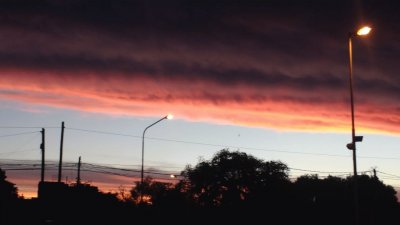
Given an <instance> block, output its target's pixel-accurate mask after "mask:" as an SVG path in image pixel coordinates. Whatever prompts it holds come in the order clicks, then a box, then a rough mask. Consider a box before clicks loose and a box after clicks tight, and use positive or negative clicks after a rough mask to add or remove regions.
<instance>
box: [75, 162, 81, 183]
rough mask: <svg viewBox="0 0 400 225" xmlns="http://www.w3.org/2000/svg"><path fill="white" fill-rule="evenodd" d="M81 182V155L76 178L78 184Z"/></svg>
mask: <svg viewBox="0 0 400 225" xmlns="http://www.w3.org/2000/svg"><path fill="white" fill-rule="evenodd" d="M80 184H81V157H80V156H79V161H78V177H77V178H76V185H80Z"/></svg>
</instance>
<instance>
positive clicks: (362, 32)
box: [357, 26, 372, 36]
mask: <svg viewBox="0 0 400 225" xmlns="http://www.w3.org/2000/svg"><path fill="white" fill-rule="evenodd" d="M371 30H372V28H371V27H369V26H365V27H362V28H360V29H359V30H358V31H357V35H358V36H365V35H367V34H369V32H371Z"/></svg>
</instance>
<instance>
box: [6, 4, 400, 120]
mask: <svg viewBox="0 0 400 225" xmlns="http://www.w3.org/2000/svg"><path fill="white" fill-rule="evenodd" d="M399 9H400V4H398V3H397V2H396V1H389V0H385V1H377V0H365V1H348V0H339V1H317V0H303V1H288V0H271V1H263V0H257V1H256V0H253V1H228V0H224V1H222V0H219V1H211V0H210V1H208V0H206V1H127V0H126V1H122V0H120V1H106V0H98V1H89V0H86V1H84V0H70V1H67V0H41V1H29V0H13V1H11V0H10V1H2V3H1V7H0V71H2V72H3V73H4V74H6V73H8V72H9V71H19V73H17V74H21V73H24V74H29V75H26V76H31V77H32V78H30V79H28V78H26V77H24V79H23V80H24V81H25V82H28V83H30V84H32V83H34V84H35V85H37V84H36V83H35V82H37V83H40V81H43V80H44V81H45V80H49V83H51V82H50V80H51V81H52V82H53V84H54V83H57V82H58V86H60V85H59V84H60V83H61V82H62V83H63V84H65V83H68V82H70V83H72V82H73V81H75V82H77V83H79V84H77V85H76V86H73V85H70V88H71V87H74V88H76V89H82V87H85V86H86V87H88V86H90V83H89V82H95V83H96V85H97V86H96V87H90V88H89V87H88V88H87V89H89V90H90V91H91V92H90V93H81V92H79V93H75V94H76V95H78V94H79V95H87V96H90V95H91V94H98V95H101V96H103V97H104V96H106V97H110V98H116V99H119V100H138V99H141V100H142V101H145V102H146V103H147V102H150V101H155V102H161V101H162V102H166V103H170V102H178V101H183V102H185V103H186V102H188V101H190V99H192V100H193V101H208V102H209V103H211V104H214V105H218V106H220V105H224V104H227V103H231V102H236V103H241V104H245V103H246V102H248V103H249V104H253V103H254V102H260V103H262V102H270V101H273V102H275V103H276V104H278V105H279V104H283V103H289V102H290V103H293V104H300V105H304V106H305V108H306V109H308V108H307V107H308V105H321V106H320V109H322V108H323V107H326V106H327V105H326V104H328V105H330V103H333V102H334V103H336V104H339V105H340V103H339V102H340V101H345V100H346V99H345V98H346V97H345V96H347V95H348V91H347V89H348V68H347V66H348V49H347V38H348V36H347V35H348V32H349V31H353V30H354V29H355V28H357V27H358V26H359V25H360V24H363V23H368V24H370V25H371V26H373V29H374V30H373V33H372V34H371V35H370V36H369V37H368V38H355V39H354V41H353V49H354V83H355V87H356V88H355V89H356V91H357V94H356V100H357V101H358V103H359V104H362V105H368V104H371V105H374V106H377V108H378V109H379V110H385V109H387V108H386V105H390V104H395V103H396V102H397V99H398V97H399V93H400V92H399V91H398V90H399V88H400V78H399V76H398V74H397V68H398V62H397V59H398V58H399V57H400V42H399V41H398V40H400V28H399V26H398V23H399V21H400V18H399V17H398V15H397V14H398V11H399ZM7 71H8V72H7ZM11 74H12V73H11ZM40 74H45V75H40ZM3 76H6V75H3ZM8 76H12V75H8ZM20 76H22V75H20ZM96 78H97V79H96ZM10 79H11V78H10ZM13 79H14V80H13V81H12V82H13V85H14V86H13V88H14V87H15V83H17V81H15V79H16V78H13ZM3 80H4V79H3ZM21 80H22V79H21ZM113 80H118V81H121V82H116V81H115V82H114V81H113ZM21 82H22V81H21ZM111 84H114V86H112V85H111ZM132 84H136V86H135V88H136V89H138V90H141V91H132V88H131V87H132ZM142 84H143V85H142ZM9 85H10V84H9V83H7V82H5V84H4V87H6V88H5V89H6V91H7V90H9V89H11V88H10V86H9ZM54 85H55V84H54ZM145 85H150V86H151V87H153V90H155V89H157V91H156V92H153V91H149V90H150V88H149V87H144V86H145ZM157 85H158V86H157ZM28 86H29V85H25V86H24V88H26V89H29V88H32V86H29V87H28ZM39 86H40V85H39ZM55 86H57V85H55ZM55 86H54V87H53V88H55ZM135 88H133V89H134V90H135ZM72 89H73V88H72ZM35 90H36V89H35ZM57 90H58V89H57ZM96 91H97V92H96ZM4 93H6V92H3V96H6V95H5V94H4ZM68 94H71V93H70V92H66V93H65V95H68ZM7 96H9V95H7ZM35 96H36V95H35ZM63 97H65V96H63ZM324 98H325V103H326V104H322V102H324ZM35 102H40V99H35ZM96 102H97V100H96ZM271 105H273V104H267V106H265V107H268V108H271V107H272V106H271ZM260 107H263V106H260ZM281 107H283V106H281ZM391 110H392V111H393V112H394V111H395V110H394V109H391ZM322 111H324V110H323V109H322V110H321V111H320V112H321V113H323V112H322ZM317 122H318V121H316V122H315V123H317Z"/></svg>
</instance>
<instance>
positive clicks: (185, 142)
mask: <svg viewBox="0 0 400 225" xmlns="http://www.w3.org/2000/svg"><path fill="white" fill-rule="evenodd" d="M66 129H70V130H75V131H83V132H89V133H98V134H104V135H115V136H124V137H133V138H142V136H139V135H131V134H122V133H115V132H108V131H99V130H89V129H81V128H68V127H66ZM145 138H146V139H149V140H157V141H165V142H175V143H183V144H193V145H203V146H212V147H221V148H236V149H246V150H254V151H265V152H279V153H288V154H301V155H315V156H328V157H344V158H348V157H349V155H339V154H325V153H316V152H299V151H285V150H276V149H264V148H252V147H245V146H233V145H222V144H210V143H205V142H194V141H184V140H176V139H166V138H157V137H145ZM358 158H366V159H385V160H400V158H395V157H379V156H358Z"/></svg>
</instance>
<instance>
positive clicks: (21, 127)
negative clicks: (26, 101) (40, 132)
mask: <svg viewBox="0 0 400 225" xmlns="http://www.w3.org/2000/svg"><path fill="white" fill-rule="evenodd" d="M42 128H48V129H54V128H60V127H24V126H0V129H42Z"/></svg>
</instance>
